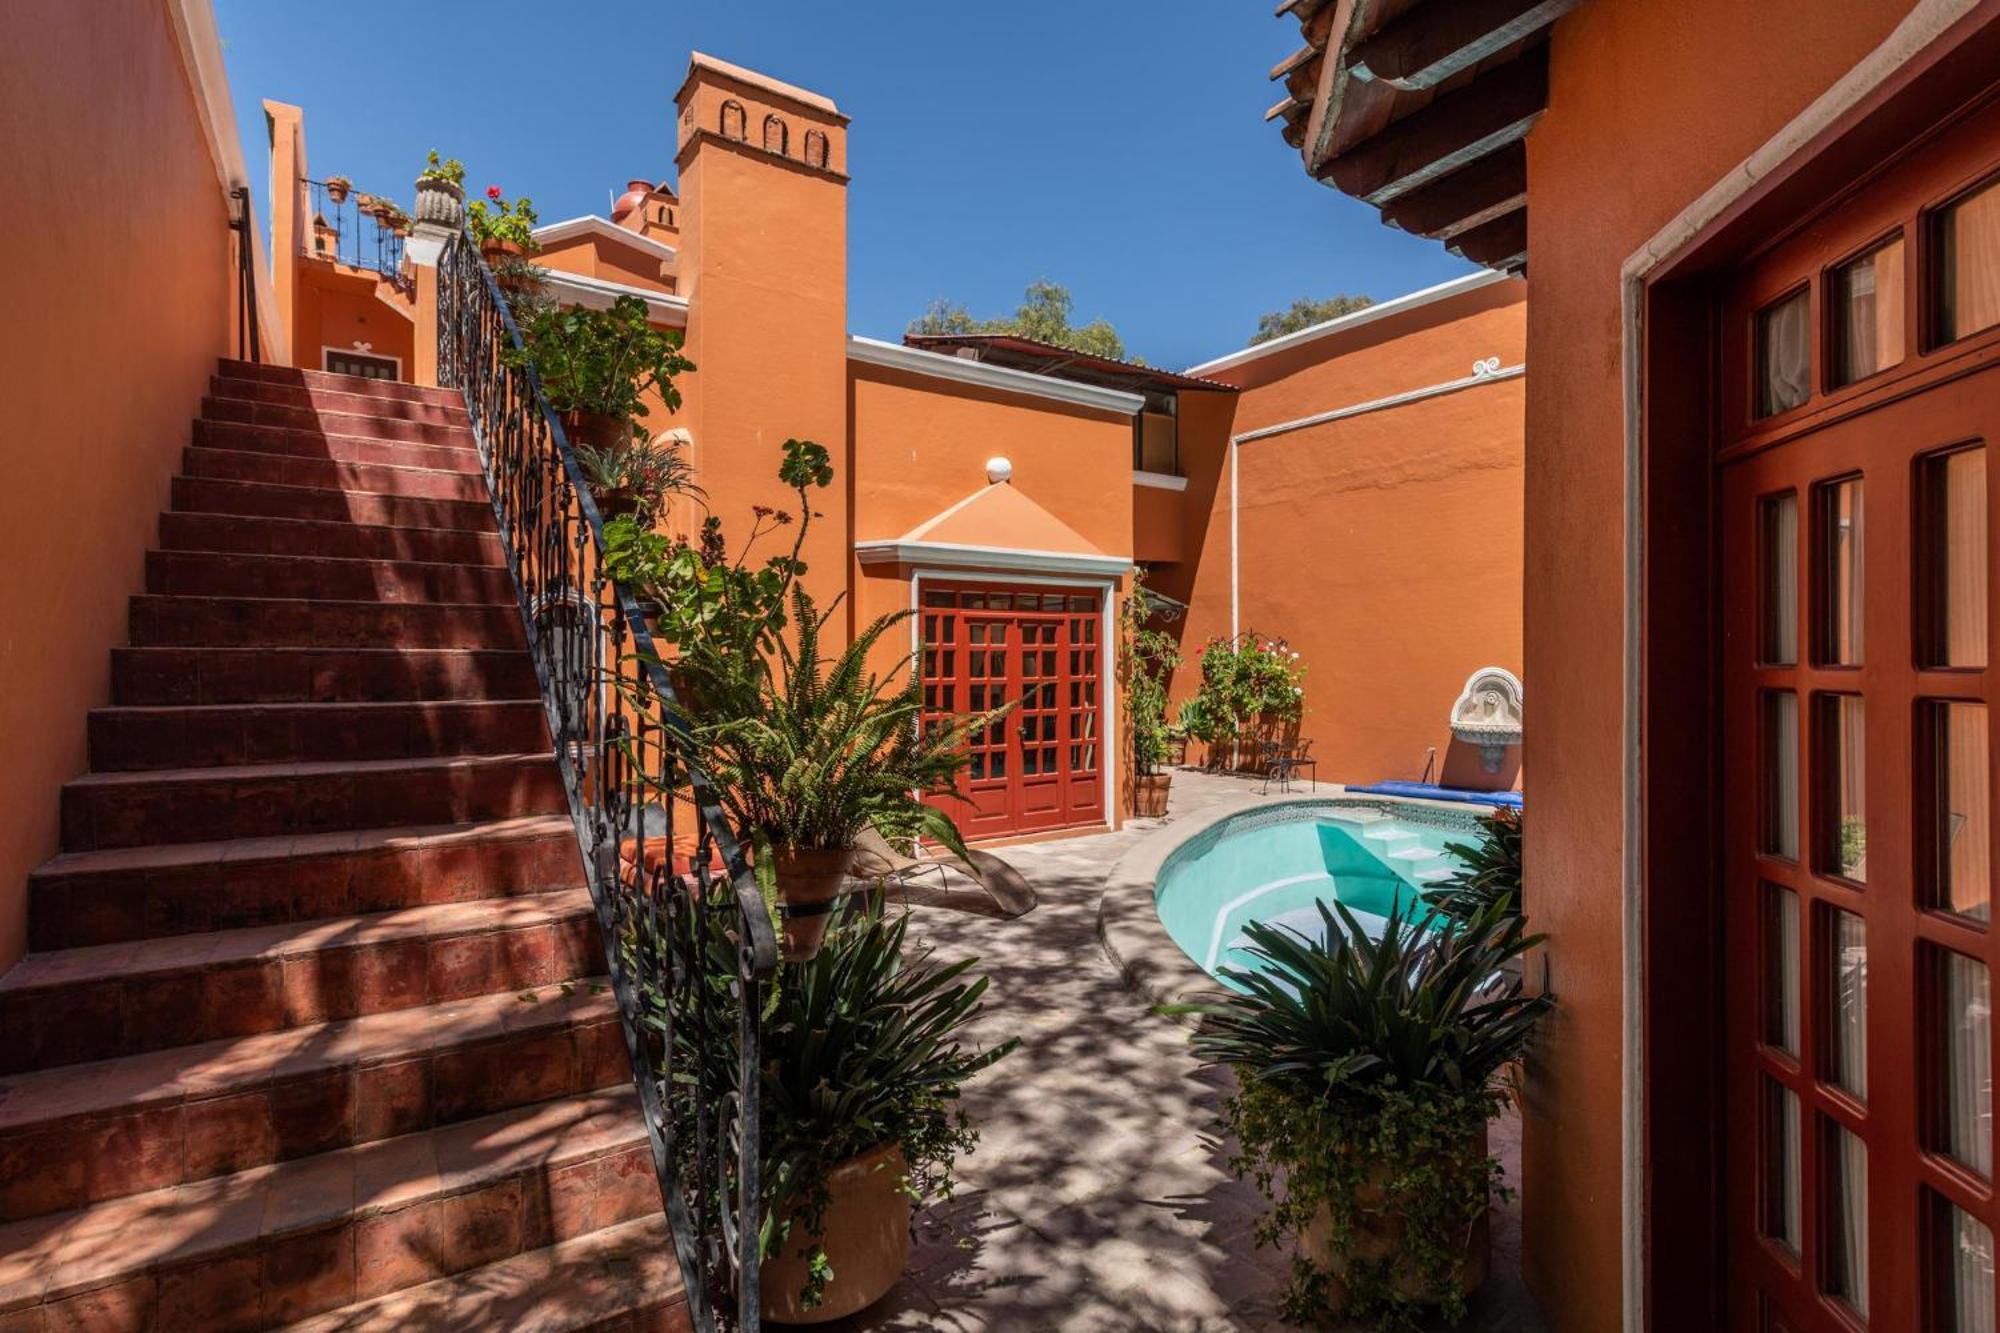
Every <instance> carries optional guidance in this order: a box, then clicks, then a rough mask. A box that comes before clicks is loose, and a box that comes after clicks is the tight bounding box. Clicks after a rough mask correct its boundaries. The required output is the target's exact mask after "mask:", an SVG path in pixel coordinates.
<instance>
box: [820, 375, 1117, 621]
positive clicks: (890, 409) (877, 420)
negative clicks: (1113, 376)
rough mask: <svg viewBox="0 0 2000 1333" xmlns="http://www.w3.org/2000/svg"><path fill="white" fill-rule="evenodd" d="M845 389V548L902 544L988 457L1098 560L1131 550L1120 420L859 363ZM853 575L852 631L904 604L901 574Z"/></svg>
mask: <svg viewBox="0 0 2000 1333" xmlns="http://www.w3.org/2000/svg"><path fill="white" fill-rule="evenodd" d="M848 389H849V412H850V417H849V420H850V422H851V425H850V439H851V440H852V441H853V467H852V469H851V471H850V472H849V474H848V478H847V481H848V484H849V486H850V488H851V495H850V500H851V503H852V505H853V515H854V520H853V522H854V536H855V540H857V541H871V540H877V539H882V538H890V537H900V536H902V535H903V534H904V533H906V532H908V531H910V529H912V528H914V527H916V526H918V525H919V524H921V523H923V522H924V521H925V520H927V519H929V518H931V517H933V516H935V515H936V514H937V513H938V511H940V510H942V509H944V508H945V507H946V506H948V505H951V504H954V503H956V502H957V501H959V500H963V499H964V498H966V497H967V496H969V495H971V494H973V493H974V492H976V491H978V490H979V489H980V488H981V487H983V486H985V485H986V484H987V481H986V460H987V459H989V458H993V457H995V456H1000V457H1004V458H1006V459H1008V460H1009V461H1010V462H1012V463H1013V465H1014V475H1013V480H1012V482H1011V483H1010V484H1011V485H1013V486H1014V487H1016V488H1017V489H1018V490H1020V491H1021V493H1022V494H1023V495H1026V496H1027V497H1028V498H1029V499H1031V500H1033V501H1034V502H1035V503H1036V504H1038V505H1040V506H1041V507H1042V508H1044V509H1046V510H1048V511H1049V513H1051V514H1053V515H1054V516H1055V517H1056V518H1058V519H1060V520H1061V521H1062V522H1064V523H1066V524H1068V525H1069V526H1070V527H1071V528H1073V529H1075V530H1076V532H1077V533H1078V534H1079V535H1081V536H1082V537H1084V538H1085V539H1086V540H1087V541H1089V542H1090V544H1091V545H1093V546H1095V547H1097V549H1098V550H1100V551H1102V552H1103V553H1104V554H1106V555H1127V556H1129V555H1130V554H1131V551H1130V549H1129V548H1130V545H1131V541H1132V484H1131V478H1132V418H1131V417H1130V416H1128V415H1125V414H1123V413H1118V412H1108V411H1100V410H1097V409H1094V408H1089V407H1083V406H1077V405H1071V404H1066V403H1060V402H1055V401H1051V400H1049V399H1044V398H1034V397H1027V396H1024V395H1020V394H1011V393H1004V392H997V391H993V390H988V389H983V388H978V387H975V386H972V385H967V384H959V383H955V382H952V381H950V380H944V379H938V378H934V377H931V376H927V375H923V376H920V375H912V374H908V373H906V372H903V371H899V370H891V369H888V368H885V367H882V366H874V365H867V364H863V363H860V362H850V363H849V374H848ZM1006 540H1007V537H1006V534H994V536H993V542H994V544H996V545H1002V544H1005V542H1006ZM994 577H995V578H996V580H998V581H1003V582H1004V581H1005V579H1004V576H997V575H996V576H994ZM853 579H854V583H853V586H854V589H855V592H854V597H855V604H854V611H855V619H856V622H857V623H864V624H865V623H866V622H867V621H869V620H872V619H873V618H874V617H876V616H878V615H882V614H884V613H886V612H889V611H892V610H896V609H898V608H901V607H907V606H908V605H909V604H910V583H909V575H908V571H905V570H898V569H896V568H894V567H888V568H884V567H882V566H869V567H863V566H862V565H860V564H859V563H858V562H857V563H855V564H854V565H853ZM902 646H904V647H907V642H905V643H904V644H903V645H902Z"/></svg>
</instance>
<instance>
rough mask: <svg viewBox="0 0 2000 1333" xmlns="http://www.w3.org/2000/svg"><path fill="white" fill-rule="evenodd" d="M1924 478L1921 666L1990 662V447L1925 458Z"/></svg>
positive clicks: (1919, 553) (1918, 539) (1918, 537)
mask: <svg viewBox="0 0 2000 1333" xmlns="http://www.w3.org/2000/svg"><path fill="white" fill-rule="evenodd" d="M1917 468H1918V476H1917V506H1918V507H1917V532H1916V534H1915V538H1914V540H1915V543H1916V559H1917V581H1918V597H1919V601H1918V640H1919V642H1918V653H1919V656H1920V658H1921V659H1922V660H1921V662H1920V665H1923V666H1932V667H1980V666H1985V665H1986V451H1985V450H1984V449H1959V450H1957V451H1955V452H1952V453H1948V454H1932V455H1931V456H1929V457H1928V458H1924V459H1921V460H1920V461H1919V462H1918V464H1917Z"/></svg>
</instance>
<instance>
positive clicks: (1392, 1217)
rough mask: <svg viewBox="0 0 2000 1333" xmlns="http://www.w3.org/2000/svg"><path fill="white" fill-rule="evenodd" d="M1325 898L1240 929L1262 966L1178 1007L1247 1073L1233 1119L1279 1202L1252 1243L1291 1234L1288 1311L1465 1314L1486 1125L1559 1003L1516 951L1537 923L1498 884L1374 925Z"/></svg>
mask: <svg viewBox="0 0 2000 1333" xmlns="http://www.w3.org/2000/svg"><path fill="white" fill-rule="evenodd" d="M1319 910H1320V917H1321V924H1322V927H1323V930H1324V934H1323V936H1322V937H1320V938H1312V937H1309V936H1307V935H1304V934H1301V933H1299V932H1296V931H1293V930H1291V929H1288V928H1285V927H1281V926H1275V925H1270V924H1267V923H1261V922H1259V923H1252V924H1250V925H1248V926H1247V927H1245V931H1244V933H1245V934H1246V935H1248V936H1249V939H1250V944H1251V948H1250V953H1251V954H1252V956H1253V957H1254V958H1255V959H1256V965H1255V966H1254V967H1250V968H1224V969H1223V970H1222V972H1221V973H1220V975H1221V977H1222V979H1223V980H1224V981H1225V983H1227V984H1228V985H1229V986H1231V987H1232V988H1233V990H1234V992H1235V993H1233V994H1229V995H1225V996H1220V997H1217V998H1215V999H1212V1000H1207V1001H1203V1002H1199V1003H1196V1004H1192V1005H1187V1006H1182V1008H1181V1011H1182V1012H1186V1013H1193V1014H1195V1015H1197V1016H1198V1026H1197V1028H1196V1031H1195V1036H1194V1048H1195V1051H1196V1053H1197V1054H1198V1055H1199V1056H1201V1058H1202V1059H1204V1060H1205V1061H1207V1062H1209V1063H1212V1064H1217V1065H1227V1066H1229V1067H1230V1068H1231V1069H1233V1070H1234V1071H1235V1074H1236V1079H1237V1090H1236V1092H1235V1093H1234V1094H1233V1095H1232V1096H1231V1097H1230V1098H1229V1099H1228V1101H1227V1102H1226V1103H1225V1105H1224V1109H1223V1116H1222V1120H1223V1127H1224V1129H1225V1130H1226V1131H1227V1132H1228V1133H1229V1134H1231V1135H1232V1136H1233V1137H1234V1138H1235V1140H1236V1142H1237V1143H1238V1144H1239V1145H1240V1147H1239V1150H1238V1153H1237V1156H1236V1157H1235V1159H1234V1161H1233V1163H1232V1164H1233V1166H1234V1168H1235V1169H1236V1170H1237V1171H1239V1172H1241V1173H1243V1174H1247V1175H1252V1176H1254V1177H1255V1179H1256V1181H1257V1183H1258V1185H1259V1187H1260V1188H1261V1189H1262V1190H1263V1191H1264V1192H1265V1193H1266V1194H1267V1195H1268V1196H1269V1197H1270V1198H1271V1200H1272V1202H1273V1204H1274V1208H1273V1211H1272V1213H1271V1215H1270V1216H1269V1218H1267V1219H1266V1221H1265V1222H1264V1223H1263V1224H1262V1225H1261V1226H1260V1228H1259V1230H1258V1240H1259V1243H1260V1244H1274V1245H1282V1244H1285V1243H1287V1242H1289V1243H1290V1244H1291V1245H1292V1246H1293V1251H1294V1253H1293V1263H1292V1280H1291V1283H1290V1285H1289V1286H1288V1288H1287V1290H1286V1292H1285V1297H1284V1313H1285V1315H1286V1317H1287V1318H1288V1319H1290V1320H1292V1321H1294V1322H1298V1323H1305V1324H1309V1325H1318V1324H1322V1323H1327V1322H1332V1321H1334V1320H1336V1319H1339V1318H1347V1319H1354V1320H1363V1321H1372V1322H1371V1323H1370V1324H1369V1326H1370V1327H1375V1328H1379V1329H1384V1330H1404V1329H1415V1328H1416V1327H1417V1326H1418V1321H1419V1317H1420V1314H1421V1312H1423V1311H1424V1310H1425V1309H1426V1308H1428V1307H1432V1306H1437V1307H1442V1313H1443V1315H1444V1317H1445V1319H1446V1320H1447V1321H1450V1322H1456V1321H1457V1320H1458V1319H1460V1318H1462V1317H1463V1315H1464V1311H1465V1299H1466V1297H1467V1295H1468V1294H1470V1293H1471V1292H1472V1291H1473V1290H1475V1289H1476V1288H1477V1287H1478V1285H1479V1284H1480V1282H1481V1281H1483V1280H1484V1277H1485V1274H1486V1266H1487V1253H1486V1247H1487V1225H1486V1217H1487V1210H1488V1208H1489V1207H1490V1204H1491V1199H1492V1197H1493V1196H1494V1194H1495V1193H1496V1192H1502V1191H1504V1186H1503V1185H1502V1184H1501V1182H1500V1180H1499V1173H1500V1168H1499V1166H1498V1165H1497V1164H1496V1163H1495V1162H1493V1161H1492V1159H1491V1158H1490V1157H1489V1156H1488V1155H1487V1149H1486V1127H1487V1123H1488V1122H1489V1121H1490V1120H1492V1119H1493V1118H1494V1117H1495V1116H1497V1115H1499V1114H1500V1113H1501V1112H1502V1111H1503V1110H1504V1109H1505V1108H1506V1107H1507V1105H1508V1104H1509V1102H1510V1100H1511V1097H1512V1091H1511V1086H1510V1082H1509V1076H1510V1071H1511V1070H1512V1069H1513V1068H1514V1067H1515V1065H1516V1063H1517V1062H1518V1061H1519V1060H1520V1058H1521V1056H1522V1055H1523V1053H1524V1052H1525V1050H1526V1048H1527V1045H1528V1041H1529V1037H1530V1036H1531V1034H1532V1033H1533V1031H1534V1027H1535V1024H1536V1023H1537V1022H1538V1021H1539V1020H1540V1018H1541V1016H1542V1015H1543V1014H1544V1013H1545V1012H1547V1010H1548V1009H1549V1007H1550V1006H1551V1005H1552V1004H1553V1003H1554V1000H1553V998H1552V997H1551V996H1549V995H1546V994H1542V995H1528V994H1526V993H1524V991H1523V987H1522V983H1521V980H1520V977H1519V975H1518V968H1517V967H1514V966H1511V965H1512V964H1514V963H1515V962H1516V960H1518V959H1519V958H1520V957H1521V956H1522V955H1523V954H1524V953H1525V952H1526V951H1527V950H1529V949H1530V948H1532V947H1534V946H1535V945H1536V944H1538V943H1539V942H1540V937H1539V936H1530V935H1528V934H1527V933H1526V927H1525V926H1524V924H1523V922H1522V920H1521V917H1520V916H1519V915H1518V914H1517V913H1515V912H1514V911H1513V910H1512V909H1511V904H1510V903H1508V902H1506V901H1504V900H1497V901H1494V902H1492V903H1489V904H1487V905H1486V906H1484V907H1480V908H1477V909H1475V910H1472V911H1470V912H1469V913H1468V914H1467V915H1466V916H1464V917H1462V918H1450V917H1440V916H1437V915H1436V914H1433V913H1430V912H1428V911H1426V910H1424V909H1422V908H1417V909H1415V910H1413V911H1409V912H1407V913H1406V909H1405V908H1404V907H1403V906H1402V905H1401V904H1398V905H1397V906H1396V907H1395V908H1393V909H1392V910H1391V912H1390V915H1389V919H1388V921H1387V923H1386V925H1385V927H1384V929H1383V931H1382V933H1381V935H1380V937H1379V938H1371V937H1370V936H1369V935H1368V934H1367V933H1366V932H1365V931H1364V930H1363V929H1362V927H1361V924H1360V922H1358V921H1357V920H1356V919H1355V918H1354V916H1353V915H1352V914H1351V913H1350V912H1349V911H1348V910H1347V908H1346V907H1344V906H1342V905H1340V904H1338V903H1335V904H1333V905H1332V906H1331V907H1329V906H1328V904H1326V903H1324V902H1322V903H1321V904H1320V908H1319Z"/></svg>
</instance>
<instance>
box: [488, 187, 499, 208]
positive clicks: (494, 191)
mask: <svg viewBox="0 0 2000 1333" xmlns="http://www.w3.org/2000/svg"><path fill="white" fill-rule="evenodd" d="M486 197H487V198H488V199H491V200H492V201H493V202H494V203H496V204H497V203H499V202H500V187H499V186H497V185H489V186H487V187H486Z"/></svg>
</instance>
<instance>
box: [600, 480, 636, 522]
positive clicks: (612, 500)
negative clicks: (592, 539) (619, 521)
mask: <svg viewBox="0 0 2000 1333" xmlns="http://www.w3.org/2000/svg"><path fill="white" fill-rule="evenodd" d="M590 498H591V499H593V500H595V501H596V502H597V514H598V517H599V518H602V519H603V520H604V521H605V522H606V523H609V522H610V521H611V520H612V519H614V518H623V517H625V516H626V515H627V514H636V513H638V512H639V494H638V492H637V491H634V490H631V489H630V488H628V487H625V486H593V487H591V488H590Z"/></svg>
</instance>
